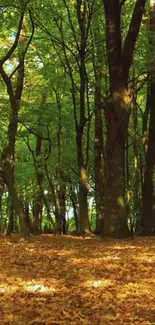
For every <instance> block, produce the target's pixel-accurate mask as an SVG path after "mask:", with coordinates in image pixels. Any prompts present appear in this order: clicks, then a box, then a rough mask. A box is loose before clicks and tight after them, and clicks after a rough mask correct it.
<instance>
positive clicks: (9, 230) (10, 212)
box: [6, 197, 14, 236]
mask: <svg viewBox="0 0 155 325" xmlns="http://www.w3.org/2000/svg"><path fill="white" fill-rule="evenodd" d="M8 215H9V222H8V226H7V230H6V235H7V236H10V235H11V233H12V232H13V228H14V208H13V204H12V201H11V199H10V197H9V198H8Z"/></svg>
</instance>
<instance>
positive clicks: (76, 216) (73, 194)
mask: <svg viewBox="0 0 155 325" xmlns="http://www.w3.org/2000/svg"><path fill="white" fill-rule="evenodd" d="M70 199H71V202H72V207H73V211H74V220H75V228H76V233H77V234H79V232H80V230H79V229H80V225H79V213H78V210H79V205H78V198H77V194H76V192H75V189H74V188H73V186H72V185H71V186H70Z"/></svg>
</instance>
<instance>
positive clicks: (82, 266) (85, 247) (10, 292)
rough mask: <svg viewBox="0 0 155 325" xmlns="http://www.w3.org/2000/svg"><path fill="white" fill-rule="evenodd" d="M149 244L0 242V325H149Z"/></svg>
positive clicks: (153, 244)
mask: <svg viewBox="0 0 155 325" xmlns="http://www.w3.org/2000/svg"><path fill="white" fill-rule="evenodd" d="M154 288H155V239H154V238H153V237H152V238H138V239H134V240H116V241H114V240H102V239H98V238H95V237H94V238H89V237H85V238H83V237H74V236H57V235H42V236H36V237H33V236H32V237H31V239H30V240H29V242H22V241H20V240H19V237H17V236H12V237H10V238H6V237H1V239H0V324H1V325H4V324H5V325H9V324H10V325H50V324H54V325H57V324H60V325H89V324H90V325H91V324H92V325H93V324H94V325H113V324H116V325H117V324H120V325H127V324H134V325H153V324H155V289H154Z"/></svg>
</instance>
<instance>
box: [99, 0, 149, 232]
mask: <svg viewBox="0 0 155 325" xmlns="http://www.w3.org/2000/svg"><path fill="white" fill-rule="evenodd" d="M103 3H104V8H105V16H106V43H107V54H108V65H109V75H110V98H109V99H108V101H107V105H106V116H107V149H106V160H107V183H106V190H105V201H106V204H105V223H104V234H105V235H111V236H114V237H126V236H127V235H128V234H129V230H128V226H127V214H126V209H125V202H126V197H125V143H126V137H127V129H128V120H129V112H128V104H129V102H130V94H129V90H128V77H129V70H130V67H131V64H132V58H133V54H134V47H135V42H136V39H137V36H138V33H139V28H140V25H141V20H142V15H143V12H144V7H145V3H146V0H137V1H136V4H135V8H134V11H133V15H132V18H131V23H130V27H129V30H128V33H127V36H126V39H125V41H124V46H123V45H122V35H121V32H122V31H121V24H120V21H121V4H120V1H119V0H104V1H103Z"/></svg>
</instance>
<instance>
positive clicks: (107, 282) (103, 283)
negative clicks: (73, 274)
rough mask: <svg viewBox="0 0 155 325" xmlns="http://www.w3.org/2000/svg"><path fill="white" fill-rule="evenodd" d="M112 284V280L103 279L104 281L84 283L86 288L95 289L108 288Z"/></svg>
mask: <svg viewBox="0 0 155 325" xmlns="http://www.w3.org/2000/svg"><path fill="white" fill-rule="evenodd" d="M111 283H112V281H111V280H108V279H103V280H88V281H86V282H84V286H85V287H93V288H98V287H107V286H109V285H110V284H111Z"/></svg>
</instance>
